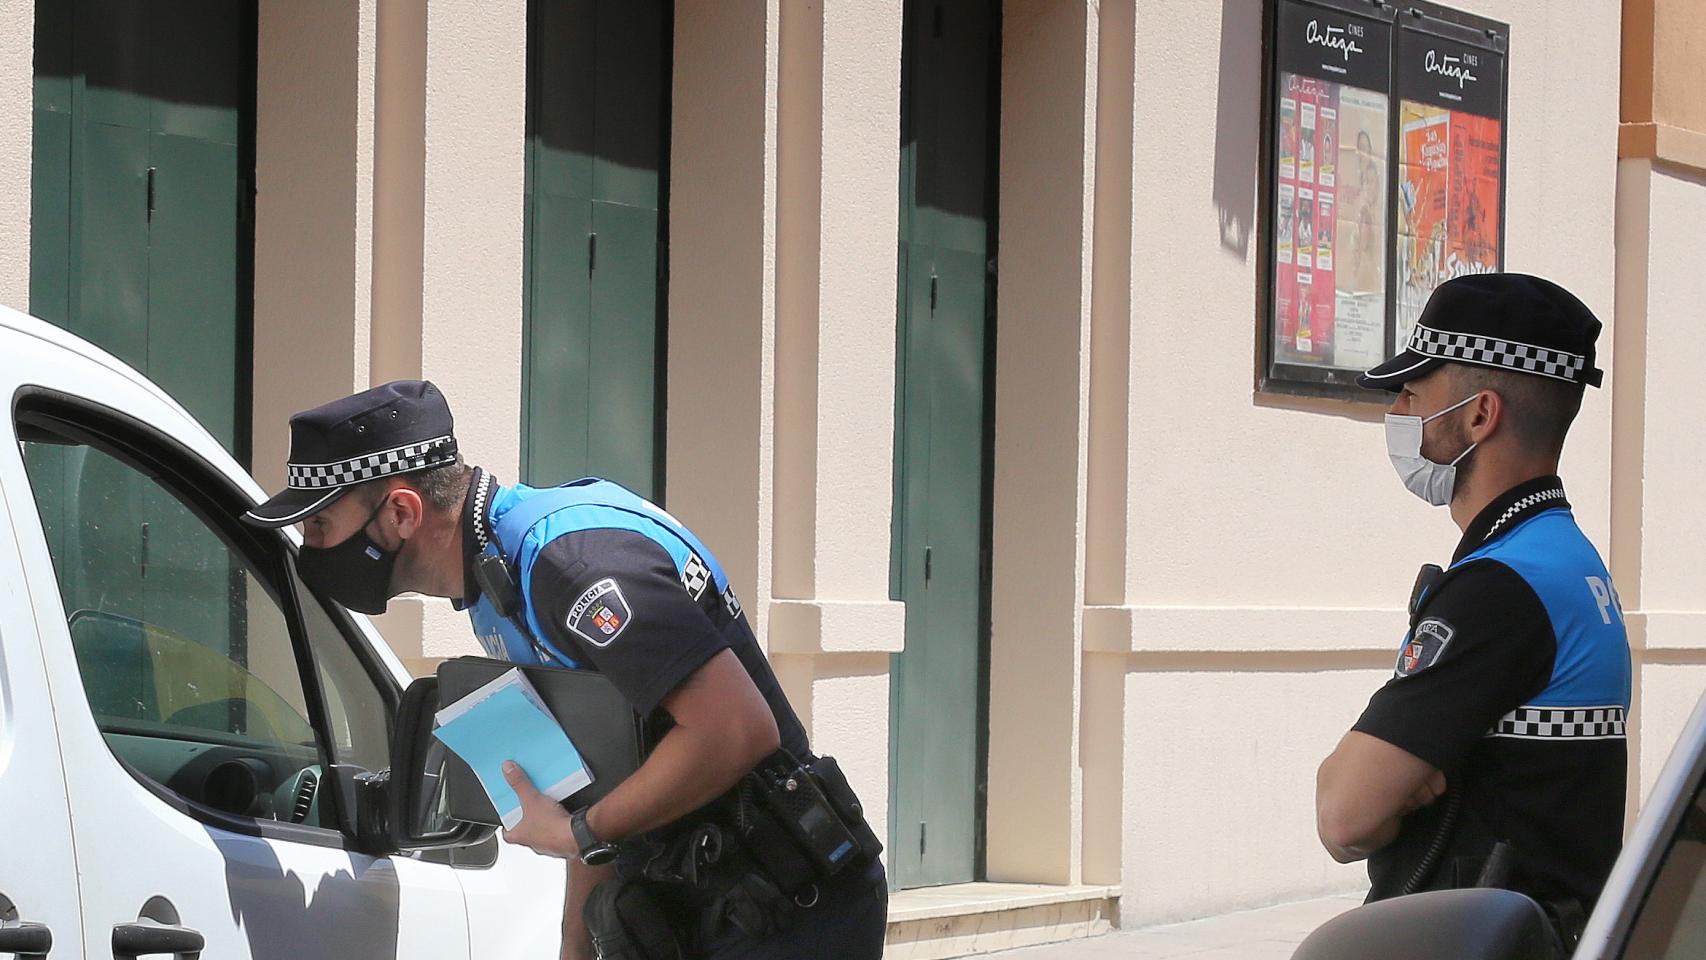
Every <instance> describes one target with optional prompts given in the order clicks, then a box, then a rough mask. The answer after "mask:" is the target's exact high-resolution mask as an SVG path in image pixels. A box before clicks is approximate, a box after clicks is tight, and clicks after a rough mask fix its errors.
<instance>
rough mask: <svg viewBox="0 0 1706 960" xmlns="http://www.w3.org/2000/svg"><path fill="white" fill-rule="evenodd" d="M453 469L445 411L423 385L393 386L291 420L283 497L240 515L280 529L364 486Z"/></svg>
mask: <svg viewBox="0 0 1706 960" xmlns="http://www.w3.org/2000/svg"><path fill="white" fill-rule="evenodd" d="M455 462H456V436H455V433H454V431H453V430H452V423H451V419H450V405H449V404H447V403H445V402H444V394H442V393H439V392H438V388H437V387H435V386H433V385H432V383H431V382H430V381H426V380H396V381H393V382H391V383H387V384H383V385H381V386H377V387H374V388H373V389H371V390H364V391H362V392H361V393H358V394H356V395H354V396H351V397H344V398H343V399H341V400H333V401H332V402H331V403H326V404H322V405H320V406H318V407H315V408H314V409H312V410H304V411H302V412H301V413H299V414H297V415H296V416H294V417H291V418H290V462H289V464H288V465H287V472H288V477H289V479H288V481H287V483H288V485H287V486H286V487H285V489H284V492H282V493H280V494H279V495H278V496H276V497H273V498H272V499H271V500H268V501H267V502H266V503H263V504H261V505H260V506H258V507H256V508H254V509H253V510H250V511H249V512H248V513H246V514H244V516H243V519H244V520H247V521H248V522H250V523H252V524H255V525H256V526H262V527H282V526H285V525H286V524H291V523H296V522H298V521H300V520H303V519H305V518H307V517H309V516H311V515H313V514H316V513H319V512H320V511H321V510H324V509H326V508H327V507H329V506H331V505H332V504H333V503H336V502H337V500H338V498H339V497H342V496H343V495H344V494H346V493H348V492H349V491H350V488H352V487H355V486H357V485H358V484H362V483H366V482H367V481H369V480H377V479H379V478H381V477H389V476H394V475H396V474H400V473H413V472H415V471H417V470H430V469H432V468H433V467H441V466H444V465H445V464H449V463H455Z"/></svg>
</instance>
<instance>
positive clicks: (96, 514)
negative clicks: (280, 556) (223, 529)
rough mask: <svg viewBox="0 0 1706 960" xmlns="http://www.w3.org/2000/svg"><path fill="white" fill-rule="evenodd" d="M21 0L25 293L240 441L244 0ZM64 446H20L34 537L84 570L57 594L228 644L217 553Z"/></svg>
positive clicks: (232, 641)
mask: <svg viewBox="0 0 1706 960" xmlns="http://www.w3.org/2000/svg"><path fill="white" fill-rule="evenodd" d="M36 6H37V9H36V30H35V34H36V37H35V41H36V42H35V104H34V142H33V148H32V149H33V156H32V171H31V211H30V213H31V216H30V311H31V312H32V313H34V314H35V315H37V316H39V317H41V318H42V319H44V320H48V321H51V322H53V323H56V324H59V325H60V326H62V327H65V328H66V329H68V330H70V331H72V332H73V333H76V334H78V335H80V336H82V337H85V338H86V339H88V340H90V341H93V342H94V343H96V344H98V345H99V346H101V347H103V348H105V349H106V350H108V351H109V352H111V353H113V354H114V355H115V356H117V357H118V358H119V359H121V360H124V361H125V362H127V363H129V364H130V365H131V366H133V367H135V368H136V369H137V370H139V371H141V372H142V373H144V374H146V375H147V376H148V377H149V378H151V379H152V380H154V381H155V382H156V383H158V384H159V385H160V386H161V387H162V388H164V389H165V390H166V392H168V393H169V394H171V395H172V396H173V397H174V398H175V399H176V400H177V401H178V402H179V403H181V404H183V406H184V407H185V408H186V409H188V410H189V411H190V413H192V414H193V415H195V417H196V418H197V419H198V420H200V421H201V423H202V424H203V425H204V426H205V427H207V429H208V430H209V431H210V432H211V433H212V434H213V435H214V436H215V437H217V438H218V439H219V440H220V442H222V443H223V444H224V445H225V447H226V449H227V450H229V451H231V453H232V454H233V455H235V456H236V457H237V458H238V459H239V460H242V461H246V460H247V458H248V455H249V450H248V444H249V416H250V404H249V396H248V391H249V382H250V377H249V363H250V361H249V343H250V326H249V324H250V281H249V263H250V255H251V254H250V251H251V249H252V237H253V233H252V225H251V223H250V220H251V217H250V216H249V212H248V211H249V210H250V205H249V203H248V198H249V196H250V193H249V187H248V185H249V184H250V183H251V182H252V171H253V151H252V144H253V135H252V125H251V118H252V112H253V111H252V105H253V101H254V95H253V90H254V86H253V84H254V81H253V63H254V43H255V41H254V30H255V10H254V5H253V3H245V2H233V0H38V3H37V5H36ZM83 453H84V451H82V450H74V449H71V448H61V447H57V446H52V445H48V446H44V447H42V448H41V449H40V450H38V451H36V452H35V453H34V454H33V455H32V456H31V458H30V461H29V467H30V471H31V474H32V476H33V477H34V478H35V479H36V480H37V481H38V489H40V490H43V491H44V495H43V497H42V504H41V506H42V511H43V514H44V518H45V520H46V522H47V526H48V533H49V536H50V538H52V539H53V540H54V544H55V546H56V547H59V548H63V547H66V546H67V544H70V543H76V544H80V545H81V546H80V548H79V549H76V550H66V549H61V550H60V552H59V553H57V554H56V556H58V557H60V558H61V561H62V564H69V565H70V566H69V567H67V568H64V569H61V570H60V571H59V573H60V576H61V579H62V582H64V583H65V584H66V585H67V586H68V590H69V587H70V585H72V584H76V583H84V582H100V583H102V584H104V586H103V589H102V591H101V592H100V595H99V596H82V595H81V594H79V593H78V592H77V591H75V590H69V592H68V593H67V596H66V598H65V599H66V601H67V603H71V604H74V605H76V606H77V607H78V608H87V609H93V610H102V611H110V610H115V609H124V610H126V611H130V612H132V613H134V612H135V611H157V612H162V613H164V612H167V611H169V612H171V614H172V616H173V617H174V618H175V622H177V623H179V624H182V625H184V626H185V628H186V629H189V630H191V632H193V633H196V634H198V636H201V637H206V638H209V639H208V642H209V643H210V644H212V645H215V646H218V647H219V648H221V649H222V650H225V651H226V652H229V653H233V654H240V653H241V648H242V647H243V643H244V642H243V639H242V638H243V635H244V631H243V630H242V629H241V625H240V620H241V616H242V608H243V605H242V603H241V599H240V597H238V598H237V599H233V597H235V596H236V595H235V594H233V593H232V590H233V589H235V588H234V587H233V577H234V571H233V569H232V568H231V566H230V564H229V563H228V562H227V560H228V558H227V557H225V556H224V554H223V553H221V552H218V551H215V552H213V553H209V552H208V551H207V550H206V549H202V548H201V547H198V546H196V542H195V540H194V536H195V534H196V532H197V531H199V529H200V527H199V524H198V523H197V522H196V521H194V520H193V518H190V517H188V515H187V514H185V513H184V512H183V511H182V510H181V509H171V508H169V505H168V504H167V503H166V502H165V498H166V495H165V494H164V493H163V492H161V491H160V490H159V489H158V488H157V487H155V486H154V485H152V484H147V483H144V482H143V481H142V478H141V477H140V476H139V475H137V474H136V473H135V471H134V470H131V469H129V468H127V467H124V466H122V465H121V464H119V463H118V462H117V461H114V460H112V459H111V458H87V459H86V458H85V457H84V456H83ZM115 516H123V517H125V518H126V519H125V520H124V522H122V523H121V522H114V521H113V519H112V518H113V517H115ZM186 522H187V523H188V524H189V526H188V527H186V526H185V523H186ZM191 528H195V529H191ZM202 546H205V544H204V545H202Z"/></svg>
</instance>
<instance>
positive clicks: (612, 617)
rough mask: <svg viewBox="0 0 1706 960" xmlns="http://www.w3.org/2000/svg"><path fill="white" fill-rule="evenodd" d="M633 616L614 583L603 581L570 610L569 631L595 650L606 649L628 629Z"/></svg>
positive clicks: (613, 581)
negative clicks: (595, 648)
mask: <svg viewBox="0 0 1706 960" xmlns="http://www.w3.org/2000/svg"><path fill="white" fill-rule="evenodd" d="M633 619H634V612H633V610H632V609H631V608H630V607H629V606H628V598H627V597H624V596H622V588H621V587H620V586H618V585H617V583H616V581H615V580H612V579H611V578H609V577H605V578H604V579H603V580H600V581H598V582H597V583H595V584H593V585H592V586H590V587H588V588H587V590H586V592H585V593H583V594H581V596H580V599H579V600H576V601H575V605H574V606H573V607H570V608H569V621H568V628H569V629H570V630H573V631H574V632H575V634H576V635H577V636H579V637H580V638H581V639H583V640H585V641H586V642H588V643H590V644H592V645H593V646H595V647H608V646H610V644H611V643H613V642H615V640H616V638H617V637H619V636H621V635H622V631H624V630H626V629H628V623H629V621H631V620H633Z"/></svg>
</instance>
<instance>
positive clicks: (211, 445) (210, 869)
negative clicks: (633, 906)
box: [0, 308, 563, 960]
mask: <svg viewBox="0 0 1706 960" xmlns="http://www.w3.org/2000/svg"><path fill="white" fill-rule="evenodd" d="M25 386H39V387H45V388H48V389H50V390H54V391H57V392H61V393H67V394H71V395H74V396H78V397H81V398H84V399H87V400H90V401H93V402H95V403H98V404H101V405H103V406H106V407H110V408H113V409H116V410H119V411H122V412H124V413H126V414H128V415H129V416H131V417H134V418H136V419H138V420H141V421H143V422H145V423H147V424H149V425H151V426H152V427H154V428H155V429H158V430H160V431H162V432H164V433H166V434H168V435H169V436H171V437H173V438H174V439H176V440H177V441H178V442H180V443H182V444H184V445H185V446H186V447H188V448H189V449H190V450H192V451H193V452H194V453H196V454H198V455H199V456H200V457H201V458H202V459H203V460H205V461H206V462H207V463H208V464H211V465H212V466H213V468H214V469H216V470H217V471H218V472H220V473H221V474H223V475H224V476H225V477H227V478H229V479H230V480H232V481H234V482H236V483H237V484H239V485H240V486H241V488H242V489H244V490H245V491H246V492H247V493H248V494H249V496H250V497H252V498H253V499H254V500H256V501H257V502H258V501H259V500H261V499H264V498H265V493H264V492H263V491H262V490H261V488H260V487H259V486H258V485H257V484H256V483H255V482H254V480H253V479H252V478H251V477H249V476H248V474H247V473H246V472H245V471H244V470H243V469H242V468H241V467H240V466H239V465H238V464H237V463H236V462H235V461H234V460H233V459H232V458H231V456H230V455H229V454H227V453H226V451H225V450H224V448H223V447H222V446H221V445H220V444H219V442H218V441H217V440H215V439H214V438H213V437H212V436H211V435H210V434H208V433H207V431H206V430H204V429H203V428H202V427H201V426H200V425H199V424H198V423H197V422H196V421H195V420H194V419H193V418H192V417H191V416H190V415H189V414H188V413H187V412H186V411H185V410H184V409H183V407H182V406H180V405H179V404H178V403H176V402H175V401H173V400H172V399H171V398H170V397H168V396H167V395H166V394H165V393H164V392H163V391H162V390H161V389H160V388H159V387H158V386H156V385H155V384H153V383H152V382H150V381H149V380H148V379H147V378H145V377H143V376H141V375H140V374H138V373H137V372H136V371H134V370H132V369H131V368H130V367H129V366H127V365H126V364H124V363H122V362H120V361H118V360H116V359H114V358H113V357H111V356H110V355H108V354H106V353H104V352H103V351H101V350H99V349H98V348H95V347H93V346H92V345H90V344H88V343H86V342H84V341H82V340H80V339H78V338H76V337H75V336H72V335H71V334H68V333H66V332H65V331H63V330H60V329H59V328H57V327H54V326H52V325H50V324H47V323H44V322H42V321H40V320H36V319H34V318H32V317H29V316H26V315H24V314H21V313H18V312H16V311H12V310H8V309H5V308H0V388H3V389H4V390H5V393H6V395H7V396H8V397H15V396H16V395H17V392H18V391H19V389H20V388H22V387H25ZM14 429H15V424H14V423H13V420H12V417H11V416H8V417H7V418H6V422H5V423H4V425H0V436H3V438H4V440H5V442H4V443H3V444H0V446H3V447H4V449H3V450H0V495H3V496H4V504H5V506H6V507H7V508H8V509H7V518H6V519H7V520H8V521H9V525H10V528H11V531H12V533H13V541H12V542H13V543H14V544H15V545H16V554H17V558H16V559H9V555H8V554H6V550H7V547H6V545H4V544H0V580H3V581H4V585H3V586H0V617H4V619H3V620H0V644H3V646H0V824H5V825H6V826H5V829H6V833H7V835H8V837H9V838H11V839H12V840H16V839H18V838H25V837H27V838H28V842H27V843H26V844H22V846H26V847H28V848H29V849H28V853H27V855H25V856H23V857H21V858H20V857H19V856H16V855H15V854H14V851H15V850H16V849H17V847H18V846H19V845H18V844H15V843H14V842H7V843H5V844H4V846H5V847H6V848H8V853H7V855H6V856H4V857H0V893H3V894H6V895H8V896H11V897H12V898H13V899H14V900H19V899H20V895H19V894H18V892H17V888H20V886H21V884H20V881H18V880H16V879H14V877H15V876H23V875H27V876H28V877H29V878H30V879H29V881H28V882H29V889H30V890H31V892H32V899H31V900H30V902H29V904H28V905H26V904H25V903H23V902H20V903H19V906H20V915H21V918H22V919H26V920H38V921H40V922H44V923H50V925H52V926H53V927H54V932H55V934H56V942H55V945H54V951H53V956H54V957H55V958H63V957H81V956H85V955H86V956H88V957H107V956H110V955H111V952H112V946H111V935H112V927H113V925H114V924H116V923H125V922H131V921H134V920H136V919H137V918H138V916H139V911H141V910H142V908H143V905H144V904H145V903H148V902H149V901H150V900H152V899H155V898H163V899H164V900H165V901H168V902H169V903H170V905H171V906H172V908H173V909H174V910H175V911H176V913H177V916H178V918H179V922H181V923H182V925H184V926H187V927H191V928H194V929H196V930H198V931H200V932H201V933H202V934H203V935H204V936H205V937H206V941H207V943H206V950H205V953H204V955H205V956H209V957H222V958H233V960H239V958H250V960H272V958H285V957H290V958H295V957H306V956H351V957H363V958H369V957H371V958H380V957H405V956H406V957H411V958H413V957H423V958H445V960H452V958H455V960H462V958H467V957H469V956H470V955H474V956H523V955H532V956H555V954H556V951H557V946H558V937H559V932H558V931H559V925H560V919H561V910H562V892H563V882H562V878H563V865H562V862H561V861H559V860H554V859H552V858H545V857H540V856H537V855H535V854H533V853H532V852H531V851H527V850H524V849H520V848H513V847H509V846H508V845H503V849H502V852H501V855H500V858H499V860H498V863H497V864H496V865H495V866H493V867H490V868H486V869H457V868H453V867H451V866H449V865H446V864H437V863H428V862H425V861H423V860H421V859H417V858H413V857H402V856H397V857H378V858H375V857H371V856H366V855H363V854H358V853H354V852H351V851H349V850H346V849H340V848H338V847H335V846H328V845H317V844H312V843H302V842H293V841H289V840H279V839H272V838H266V837H262V836H251V835H247V834H239V833H233V832H230V831H227V830H224V829H221V828H218V827H215V826H212V825H209V824H205V823H203V822H201V821H199V820H197V819H195V818H192V817H191V816H188V815H186V814H185V813H183V812H182V811H180V810H179V809H178V808H177V807H175V806H173V805H172V804H169V803H167V802H165V801H164V800H163V799H162V798H161V797H159V796H157V795H156V794H155V793H154V792H153V791H151V790H150V789H149V788H147V787H145V786H143V785H142V784H141V783H140V782H138V780H137V779H136V777H135V776H133V775H132V774H131V773H130V771H129V770H127V769H126V768H125V767H124V765H123V764H121V763H120V762H119V760H118V759H117V757H116V756H115V755H114V754H113V752H112V750H110V749H109V748H108V746H107V744H106V742H105V740H104V739H103V737H102V734H101V731H100V729H99V728H98V726H97V725H96V723H95V720H94V718H93V716H92V714H91V713H90V710H89V708H88V701H87V698H86V696H85V693H84V689H83V683H82V678H81V676H80V673H79V669H78V664H77V661H76V657H75V655H74V652H73V649H72V646H71V641H70V634H69V630H68V628H67V626H66V620H65V615H64V608H63V606H62V604H61V600H60V597H59V590H58V583H57V580H56V578H55V573H54V568H53V563H52V557H51V556H50V554H49V552H48V549H47V544H46V540H45V538H44V536H43V533H42V525H41V522H40V519H39V517H38V514H37V510H36V506H35V501H34V499H33V497H32V493H31V488H30V481H29V476H28V475H27V473H26V471H25V468H24V463H23V459H22V456H21V455H20V452H19V444H18V443H17V442H16V436H15V433H14ZM281 535H283V536H288V537H290V538H292V540H293V541H294V542H297V543H299V542H300V538H299V536H298V535H297V534H296V532H295V531H294V529H291V530H287V531H283V532H282V533H281ZM9 562H10V563H13V564H16V565H17V566H18V568H19V569H18V570H16V571H13V572H14V573H16V572H22V574H23V576H22V578H19V577H17V576H6V564H7V563H9ZM25 585H27V592H26V590H25ZM352 619H353V620H354V621H355V623H356V624H357V628H358V630H359V631H360V634H361V636H360V637H359V642H361V643H364V644H366V645H367V647H368V648H369V649H370V650H371V652H372V653H373V654H375V655H376V656H377V658H378V659H379V660H380V661H381V662H382V663H383V664H384V667H385V669H386V670H388V671H390V673H391V675H392V676H393V677H395V678H396V679H397V681H398V683H399V684H400V685H403V686H406V685H407V684H408V682H409V675H408V673H407V671H406V670H405V669H404V667H403V666H402V664H401V662H400V661H399V660H398V658H397V657H396V656H395V654H394V653H393V652H392V651H391V649H390V648H389V646H388V645H386V644H385V643H384V642H383V641H382V640H380V638H379V637H378V635H377V634H376V633H375V632H374V630H373V628H372V626H371V624H370V623H369V622H368V621H367V619H366V618H365V617H361V616H358V615H357V616H352ZM38 632H39V635H40V641H39V644H38V642H37V639H36V636H35V634H37V633H38ZM20 637H21V638H22V639H21V641H20ZM44 680H45V684H44V683H43V681H44ZM20 690H21V691H22V692H21V693H20ZM49 691H51V697H52V703H51V708H50V704H49V698H48V692H49ZM50 709H51V712H50ZM26 711H27V713H26ZM13 717H17V718H18V720H19V722H24V723H27V724H28V729H30V730H32V731H42V730H44V728H45V729H53V727H52V726H51V725H52V724H53V722H54V718H55V717H57V730H58V737H57V740H56V739H55V738H53V737H47V736H39V735H37V736H31V737H28V738H24V740H27V741H28V745H27V749H20V745H22V744H23V743H24V740H20V739H19V738H16V737H13V736H12V731H13V727H12V726H10V721H11V719H12V718H13ZM8 744H11V746H10V747H8ZM8 750H10V752H8ZM61 752H63V777H62V776H61V775H60V773H59V764H60V753H61ZM18 771H24V773H23V774H19V773H18ZM26 783H27V786H20V784H26ZM26 825H28V826H29V829H28V831H27V832H15V831H16V830H20V829H21V828H23V827H25V826H26ZM68 827H69V829H68ZM73 839H74V840H75V857H73V844H72V840H73ZM73 862H75V864H76V869H77V876H80V877H81V880H82V886H81V889H80V890H79V889H78V887H77V884H76V876H74V875H73V874H72V873H71V864H72V863H73ZM465 883H466V884H467V885H468V886H470V887H472V888H473V889H474V890H476V891H478V896H477V897H476V899H477V900H478V902H479V904H480V906H479V908H478V909H479V911H480V913H481V916H480V917H479V920H480V922H479V923H478V925H477V926H478V927H479V928H480V930H481V932H482V936H483V937H490V938H491V939H489V940H482V941H476V942H477V943H479V946H478V947H475V948H472V949H471V948H470V938H469V916H468V897H467V895H466V894H465V892H464V889H463V888H464V884H465ZM48 890H52V891H54V892H53V893H51V894H50V895H42V896H39V897H37V896H34V895H35V894H38V893H41V892H42V891H48ZM79 897H80V916H79ZM79 928H81V936H79ZM79 939H81V941H82V942H81V943H79V942H78V941H79Z"/></svg>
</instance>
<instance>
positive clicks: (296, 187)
mask: <svg viewBox="0 0 1706 960" xmlns="http://www.w3.org/2000/svg"><path fill="white" fill-rule="evenodd" d="M374 28H375V0H360V2H354V3H352V2H347V0H262V3H261V4H260V17H259V22H258V24H257V28H256V45H257V48H258V49H257V51H256V63H255V72H256V77H255V88H256V94H255V281H254V282H255V338H254V351H255V353H254V365H255V373H254V378H255V379H254V421H253V423H254V445H253V449H254V457H253V467H252V470H253V473H254V474H255V477H256V478H257V479H258V480H259V481H260V482H261V485H262V486H264V487H267V488H268V489H273V488H276V487H278V486H280V485H282V484H283V482H284V461H285V457H286V455H287V454H288V451H289V446H290V433H289V428H288V421H289V418H290V415H291V414H292V413H294V412H296V411H298V410H302V409H304V408H307V407H311V406H314V405H316V404H319V403H323V402H325V401H327V400H331V399H334V398H336V397H340V396H344V395H347V394H349V393H352V392H354V391H356V390H360V389H363V388H364V387H366V386H367V385H368V378H367V355H368V325H369V309H368V307H369V301H368V295H369V290H370V286H371V272H370V270H371V263H372V240H373V224H372V218H371V211H372V199H373V164H372V158H373V67H374V53H375V29H374Z"/></svg>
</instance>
